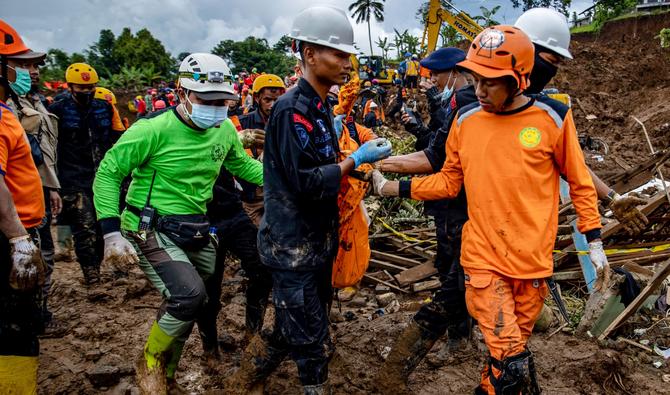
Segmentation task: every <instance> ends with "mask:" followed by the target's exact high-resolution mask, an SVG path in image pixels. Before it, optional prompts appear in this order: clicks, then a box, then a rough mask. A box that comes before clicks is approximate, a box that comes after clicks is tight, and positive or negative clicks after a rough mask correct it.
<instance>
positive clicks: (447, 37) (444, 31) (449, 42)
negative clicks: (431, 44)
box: [440, 24, 464, 47]
mask: <svg viewBox="0 0 670 395" xmlns="http://www.w3.org/2000/svg"><path fill="white" fill-rule="evenodd" d="M440 38H441V39H442V46H443V47H453V46H455V45H456V44H457V43H458V42H459V41H461V40H464V37H463V36H462V35H461V34H460V33H459V32H458V30H456V29H455V28H454V27H453V26H451V25H448V24H445V25H442V28H441V29H440Z"/></svg>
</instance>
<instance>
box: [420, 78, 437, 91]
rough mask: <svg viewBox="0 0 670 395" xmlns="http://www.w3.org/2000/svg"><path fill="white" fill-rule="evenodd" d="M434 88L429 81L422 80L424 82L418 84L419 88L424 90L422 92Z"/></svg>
mask: <svg viewBox="0 0 670 395" xmlns="http://www.w3.org/2000/svg"><path fill="white" fill-rule="evenodd" d="M434 86H435V84H433V82H432V81H431V80H424V81H421V82H419V88H421V89H424V90H428V89H430V88H432V87H434Z"/></svg>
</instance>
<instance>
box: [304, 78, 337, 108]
mask: <svg viewBox="0 0 670 395" xmlns="http://www.w3.org/2000/svg"><path fill="white" fill-rule="evenodd" d="M298 87H299V88H300V91H301V92H302V93H301V94H302V95H303V96H305V97H306V98H308V99H309V101H310V104H311V105H312V106H313V107H314V108H316V109H317V110H318V111H319V112H321V113H324V114H329V113H330V105H329V104H328V103H323V102H322V101H321V98H320V97H319V94H318V93H316V91H315V90H314V88H313V87H312V85H310V83H309V82H307V80H306V79H304V78H301V79H300V80H298Z"/></svg>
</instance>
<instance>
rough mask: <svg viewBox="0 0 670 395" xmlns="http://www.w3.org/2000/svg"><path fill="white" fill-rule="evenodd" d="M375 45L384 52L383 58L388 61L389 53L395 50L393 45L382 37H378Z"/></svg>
mask: <svg viewBox="0 0 670 395" xmlns="http://www.w3.org/2000/svg"><path fill="white" fill-rule="evenodd" d="M375 44H377V46H378V47H379V49H381V50H382V58H384V60H387V59H388V53H389V51H390V50H391V48H393V44H392V43H390V42H389V41H388V38H386V37H383V38H382V37H377V41H376V42H375Z"/></svg>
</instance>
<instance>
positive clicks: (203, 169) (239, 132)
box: [0, 6, 647, 394]
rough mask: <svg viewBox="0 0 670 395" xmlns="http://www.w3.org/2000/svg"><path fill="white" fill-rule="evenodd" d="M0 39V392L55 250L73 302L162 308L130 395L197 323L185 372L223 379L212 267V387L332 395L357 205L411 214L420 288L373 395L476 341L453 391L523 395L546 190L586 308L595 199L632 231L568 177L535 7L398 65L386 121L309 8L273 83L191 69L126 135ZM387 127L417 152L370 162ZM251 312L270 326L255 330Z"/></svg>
mask: <svg viewBox="0 0 670 395" xmlns="http://www.w3.org/2000/svg"><path fill="white" fill-rule="evenodd" d="M0 33H2V34H0V62H1V68H0V110H1V112H0V176H1V177H0V201H1V204H0V262H2V265H0V269H1V273H0V306H1V308H0V393H7V391H9V392H11V391H12V390H18V393H34V392H35V391H36V386H37V381H36V377H37V376H36V374H37V368H38V357H39V337H40V336H50V337H58V336H62V335H63V334H64V333H66V332H67V330H68V328H67V327H66V326H65V324H64V323H63V322H62V321H61V320H59V317H55V316H54V315H53V314H52V313H51V312H50V311H49V306H50V303H49V294H50V285H51V274H52V273H53V270H54V262H55V260H56V259H55V250H56V245H59V243H60V244H65V243H66V242H65V240H66V239H67V238H68V237H71V239H72V241H73V246H74V255H75V256H76V261H77V262H78V263H79V265H80V266H81V271H82V274H83V286H85V287H89V288H94V287H96V286H98V285H99V284H100V282H101V281H106V278H107V277H106V276H108V275H107V274H106V273H110V272H113V273H114V275H116V276H119V275H121V276H123V275H127V274H128V273H129V271H130V270H132V269H133V268H139V269H141V271H142V272H143V273H144V275H146V277H147V278H148V280H149V281H150V282H151V283H152V284H153V286H154V287H155V288H156V290H157V291H158V292H159V293H160V295H161V296H162V300H163V302H162V304H161V306H157V307H159V308H158V313H157V316H156V318H155V320H154V322H153V324H152V326H151V329H150V332H149V333H148V335H147V339H146V343H145V345H144V347H143V348H142V349H141V352H140V356H139V358H138V360H137V363H136V369H135V372H136V383H137V385H138V387H139V389H140V393H142V394H168V393H169V394H178V393H185V391H184V389H183V388H182V387H181V386H180V385H179V384H178V380H177V379H178V375H177V371H178V368H179V360H180V357H181V353H182V350H183V347H184V344H185V342H186V340H187V339H188V337H189V336H190V334H191V332H192V331H193V327H194V324H196V323H197V327H198V332H199V335H200V338H201V342H202V346H203V361H204V363H205V366H206V370H207V371H208V372H211V373H218V374H222V373H221V372H220V370H219V369H217V368H218V367H219V366H220V365H221V363H222V362H223V361H224V356H223V354H222V353H221V351H220V350H219V336H218V333H217V316H218V314H219V311H220V310H221V308H222V305H221V286H222V280H223V274H224V268H225V265H226V262H227V258H226V257H227V256H229V255H233V256H234V257H236V258H237V259H239V261H240V264H241V268H242V269H243V272H244V275H245V276H246V277H247V279H248V285H247V287H246V289H245V298H246V307H245V309H246V313H245V314H246V315H245V328H246V329H245V331H246V333H245V341H244V344H245V346H246V348H245V349H244V350H243V351H242V350H240V351H241V352H242V357H241V359H240V366H239V368H237V370H236V371H235V372H234V373H233V374H231V375H228V376H227V377H225V381H224V392H225V393H241V394H246V393H262V391H263V383H264V381H265V380H266V379H267V377H268V376H269V375H271V374H272V373H273V371H274V370H275V369H276V368H277V366H278V365H279V364H280V363H281V362H282V361H283V360H284V359H286V358H290V359H292V360H293V361H294V362H295V364H296V365H297V371H298V375H299V379H300V382H301V383H302V385H303V388H304V393H305V394H329V393H331V388H330V385H329V381H328V364H329V361H330V359H331V358H332V356H333V353H334V352H335V344H334V342H333V339H332V337H331V333H330V331H329V328H330V325H329V312H330V307H331V302H332V298H333V294H334V293H333V289H343V290H345V291H347V292H344V293H345V294H346V295H343V297H345V298H346V297H351V295H352V294H353V293H355V292H356V287H357V284H358V283H359V282H360V280H361V278H362V277H363V274H364V273H365V271H366V269H367V266H368V260H369V258H370V247H369V242H368V227H369V226H370V218H369V217H368V216H367V213H366V209H365V206H364V205H363V203H362V201H363V198H364V197H365V196H366V193H372V194H374V195H377V196H380V197H396V196H399V197H402V198H409V199H415V200H425V201H426V203H425V211H426V214H428V215H430V216H432V217H434V223H435V226H436V233H437V239H438V248H437V256H436V259H435V266H436V268H437V270H438V272H439V277H440V281H441V287H440V288H439V289H438V290H437V292H435V294H434V295H433V297H432V298H431V301H430V302H429V303H427V304H424V305H423V306H422V307H421V308H420V310H419V311H418V312H417V313H416V315H415V316H414V317H413V318H412V319H411V320H410V321H409V322H408V324H407V325H406V326H404V329H403V331H402V334H401V335H400V336H399V337H398V338H397V341H396V344H394V346H393V348H392V350H391V352H390V353H389V355H388V357H387V358H386V360H385V362H384V363H383V364H382V366H371V367H370V368H371V369H375V370H378V373H377V376H376V379H375V381H374V385H375V386H376V389H377V390H378V391H379V392H380V393H384V394H387V393H409V392H410V389H409V388H408V386H407V381H408V376H409V375H410V374H411V373H412V372H413V371H414V369H415V368H416V367H417V365H418V364H419V363H420V362H421V360H422V359H423V358H424V357H425V356H426V354H427V353H428V352H429V351H430V350H431V348H432V347H433V345H434V344H435V342H436V341H437V340H438V339H440V338H443V337H444V336H447V338H446V339H447V346H446V352H447V353H449V354H450V355H452V356H454V357H455V358H458V355H459V351H461V350H462V349H463V348H464V347H466V346H467V342H468V341H469V339H470V338H471V333H472V330H473V327H474V326H477V327H478V328H479V329H478V330H479V331H480V332H481V334H482V335H483V338H484V341H485V343H486V346H487V348H488V352H489V357H488V360H487V363H486V364H485V366H484V369H483V370H482V376H481V382H480V383H478V384H477V383H472V385H473V388H475V393H477V394H519V393H523V394H539V393H540V386H539V383H538V380H537V374H536V371H535V364H534V359H533V358H534V357H533V353H532V352H531V350H530V349H529V348H528V347H527V343H528V339H529V337H530V336H531V333H532V329H533V326H534V323H535V320H536V319H537V317H538V315H539V314H540V311H541V309H542V306H543V301H544V298H545V297H546V296H547V292H548V291H547V285H546V281H545V280H546V279H548V278H549V277H551V275H552V272H553V265H552V247H553V244H554V239H555V236H556V232H557V227H558V225H557V221H558V201H559V182H567V183H568V184H569V188H570V196H571V198H572V201H573V202H574V207H575V210H576V212H577V215H578V221H577V226H578V228H579V231H580V232H581V233H583V234H584V235H585V236H586V239H587V240H588V243H589V255H590V258H591V261H592V262H593V264H594V266H595V269H596V271H597V282H596V284H595V289H596V291H599V290H602V289H604V288H606V287H608V282H609V275H610V269H609V265H608V263H607V257H606V256H605V253H604V250H603V244H602V241H601V235H600V228H601V218H600V214H599V211H598V200H601V201H602V202H603V203H604V205H606V206H609V207H610V208H611V209H612V211H613V212H614V214H615V216H616V217H617V219H618V220H619V221H620V222H622V223H623V224H624V225H625V226H626V228H627V229H628V230H629V231H630V232H631V233H635V232H639V231H641V230H643V229H644V227H645V225H646V222H647V219H646V218H645V217H644V215H643V214H642V213H641V212H640V211H639V210H638V209H637V206H638V205H641V204H644V203H645V201H644V200H641V199H638V198H636V197H622V196H619V195H618V194H616V193H615V192H614V191H612V190H611V189H610V188H609V187H608V186H607V185H606V184H605V183H604V182H603V181H601V180H600V179H599V178H598V177H597V176H596V175H595V174H593V172H591V171H590V170H589V169H588V167H587V166H586V164H585V162H584V157H583V154H582V150H581V148H580V146H579V142H578V140H577V132H576V130H575V125H574V121H573V118H572V112H571V110H570V107H569V105H567V104H568V103H569V101H564V102H561V101H559V100H556V99H553V98H550V97H549V96H547V95H545V94H543V90H544V88H545V86H546V85H547V84H548V83H549V82H550V81H551V79H552V78H553V77H554V75H555V74H556V72H557V69H558V66H559V65H562V64H563V63H564V62H565V64H566V67H569V62H568V61H569V60H570V59H572V55H571V53H570V51H569V42H570V32H569V28H568V24H567V21H566V19H565V17H564V16H563V15H562V14H559V13H558V12H556V11H553V10H551V9H544V8H536V9H531V10H529V11H527V12H525V13H524V14H523V15H522V16H521V17H520V18H519V19H518V20H517V21H516V23H515V25H514V26H511V25H500V26H493V27H489V28H486V29H485V30H484V31H483V32H482V33H480V34H479V35H478V36H477V38H476V39H475V40H474V41H473V42H472V44H471V45H470V46H469V48H468V49H467V52H464V51H462V50H460V49H458V48H441V49H438V50H437V51H435V52H433V53H431V54H430V55H428V56H427V57H425V58H424V59H421V60H419V59H418V57H417V56H416V55H411V54H409V53H408V54H405V56H406V59H405V61H403V63H402V64H401V65H400V67H399V69H398V72H399V78H398V79H397V80H396V81H395V82H394V85H396V88H395V89H394V91H395V97H393V98H389V101H388V103H387V100H386V95H387V91H386V90H385V89H384V88H382V87H381V86H380V85H379V82H378V81H377V80H374V79H370V78H367V76H366V75H364V76H363V78H362V79H359V78H358V76H357V75H354V76H353V78H352V65H351V61H350V54H353V53H355V52H356V49H355V48H354V45H353V44H354V43H353V29H352V26H351V24H350V22H349V20H348V18H347V16H346V14H345V12H344V11H343V10H340V9H337V8H332V7H328V6H313V7H310V8H307V9H305V10H303V11H302V12H300V13H298V14H297V15H296V17H295V19H294V21H293V26H292V29H291V32H290V34H289V37H290V38H291V39H292V40H293V46H292V48H293V50H294V52H295V55H296V57H297V58H298V59H299V60H298V63H297V65H296V67H295V69H294V70H293V74H288V75H286V76H285V77H284V78H282V77H280V76H277V75H273V74H266V73H263V72H259V70H257V69H256V68H252V69H251V72H250V73H249V72H247V71H246V70H243V71H242V72H240V73H239V74H236V75H233V74H232V73H231V70H230V68H229V66H228V64H226V62H225V61H224V60H223V59H221V58H220V57H218V56H216V55H213V54H208V53H192V54H189V55H188V56H186V57H185V58H184V59H183V61H182V62H181V65H180V66H179V69H178V71H177V79H176V81H175V82H174V83H168V84H161V85H160V86H156V87H153V88H150V89H149V90H147V91H146V95H137V96H136V97H135V98H134V99H133V100H131V102H129V103H128V105H129V108H130V109H132V110H134V111H135V112H136V113H137V119H136V120H135V121H134V123H133V124H132V125H129V122H128V120H127V119H122V118H121V117H120V115H119V111H118V110H117V108H116V105H117V103H116V97H115V96H114V93H112V92H111V91H110V90H108V89H105V88H101V87H97V83H98V75H97V73H96V70H94V69H93V68H92V67H91V66H89V65H87V64H84V63H75V64H72V65H70V67H68V69H67V70H66V72H65V76H64V77H65V80H66V83H67V90H65V91H63V92H61V93H60V94H58V95H57V96H55V97H54V98H46V97H45V96H44V95H43V93H42V86H41V84H40V75H39V66H40V65H42V64H44V60H45V57H46V54H44V53H39V52H35V51H33V50H31V49H30V48H28V47H26V45H25V44H24V41H23V40H22V38H21V36H20V35H19V34H18V33H17V32H16V31H15V30H14V29H13V28H12V27H11V26H10V25H9V24H7V23H6V22H4V21H1V20H0ZM417 95H425V98H426V100H427V102H428V110H429V112H430V119H429V121H428V122H427V123H424V121H423V120H422V118H421V116H420V114H419V112H418V111H417V108H416V101H417V98H418V96H417ZM385 110H386V111H385ZM387 118H391V119H394V118H397V119H399V121H400V122H401V123H402V124H403V125H404V126H405V129H406V130H407V131H408V132H410V133H411V134H413V135H414V136H416V143H415V148H416V152H414V153H411V154H407V155H401V156H392V147H391V143H390V142H389V141H388V140H387V139H385V138H379V137H378V136H377V133H379V130H378V127H379V126H381V125H383V124H384V123H385V122H386V119H387ZM383 173H400V174H408V175H417V174H423V175H424V176H421V177H417V176H414V177H412V178H411V179H407V180H403V181H391V180H388V179H387V178H386V177H385V176H384V175H383ZM561 180H564V181H561ZM466 194H467V199H466ZM55 223H57V228H56V227H55ZM52 224H54V226H53V229H52ZM55 229H58V231H54V232H53V234H57V235H58V237H56V240H54V237H52V230H55ZM59 249H61V250H64V249H66V247H63V246H61V247H59ZM229 253H230V254H229ZM228 264H230V261H228ZM101 265H102V266H103V269H104V270H103V273H102V275H101ZM340 294H342V292H340ZM269 303H272V305H273V306H274V312H275V314H274V323H273V325H269V327H272V331H263V330H262V329H263V328H264V325H265V322H264V319H265V315H266V314H265V313H266V309H267V306H268V304H269ZM62 318H64V317H62ZM128 330H132V328H128ZM12 393H13V392H12Z"/></svg>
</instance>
